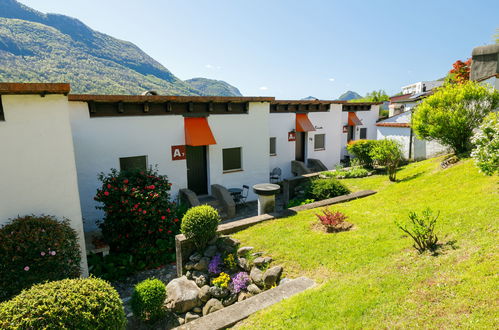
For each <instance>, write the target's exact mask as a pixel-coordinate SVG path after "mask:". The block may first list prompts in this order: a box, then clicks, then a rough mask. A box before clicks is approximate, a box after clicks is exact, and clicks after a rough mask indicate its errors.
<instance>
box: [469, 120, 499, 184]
mask: <svg viewBox="0 0 499 330" xmlns="http://www.w3.org/2000/svg"><path fill="white" fill-rule="evenodd" d="M471 142H472V143H473V146H474V147H475V148H474V149H473V152H472V153H471V157H473V159H474V160H475V163H476V165H477V166H478V168H479V169H480V171H481V172H483V173H485V174H486V175H493V174H494V173H496V172H498V173H499V113H497V112H492V113H489V115H488V116H487V117H485V119H484V121H483V123H482V125H480V129H478V130H477V131H476V132H475V135H473V138H472V139H471Z"/></svg>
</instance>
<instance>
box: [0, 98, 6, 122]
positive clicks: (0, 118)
mask: <svg viewBox="0 0 499 330" xmlns="http://www.w3.org/2000/svg"><path fill="white" fill-rule="evenodd" d="M4 120H5V117H4V115H3V104H2V97H1V96H0V121H4Z"/></svg>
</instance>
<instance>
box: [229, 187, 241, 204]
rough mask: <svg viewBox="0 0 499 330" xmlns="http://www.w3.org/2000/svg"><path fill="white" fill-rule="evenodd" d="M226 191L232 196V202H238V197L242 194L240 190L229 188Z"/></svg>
mask: <svg viewBox="0 0 499 330" xmlns="http://www.w3.org/2000/svg"><path fill="white" fill-rule="evenodd" d="M227 190H228V191H229V193H230V194H231V195H232V198H233V199H234V201H238V200H239V196H240V195H241V194H242V192H243V190H242V189H241V188H229V189H227Z"/></svg>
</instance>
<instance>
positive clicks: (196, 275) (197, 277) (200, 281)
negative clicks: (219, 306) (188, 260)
mask: <svg viewBox="0 0 499 330" xmlns="http://www.w3.org/2000/svg"><path fill="white" fill-rule="evenodd" d="M192 280H193V281H194V282H196V284H197V286H198V287H202V286H204V285H206V284H208V281H209V276H208V274H207V273H203V272H200V271H197V270H195V271H193V272H192Z"/></svg>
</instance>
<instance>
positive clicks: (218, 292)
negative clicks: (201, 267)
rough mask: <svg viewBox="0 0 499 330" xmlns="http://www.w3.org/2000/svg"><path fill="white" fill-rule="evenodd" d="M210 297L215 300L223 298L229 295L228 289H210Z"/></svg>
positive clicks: (214, 287) (213, 287) (215, 287)
mask: <svg viewBox="0 0 499 330" xmlns="http://www.w3.org/2000/svg"><path fill="white" fill-rule="evenodd" d="M209 292H210V295H211V296H212V297H215V298H218V299H220V298H224V297H226V296H227V295H228V294H229V289H223V288H219V287H217V286H212V287H210V290H209Z"/></svg>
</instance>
